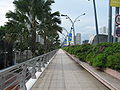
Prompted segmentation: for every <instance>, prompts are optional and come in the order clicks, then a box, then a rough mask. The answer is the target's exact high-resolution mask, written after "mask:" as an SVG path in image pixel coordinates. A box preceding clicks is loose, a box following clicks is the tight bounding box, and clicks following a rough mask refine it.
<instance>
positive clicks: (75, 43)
mask: <svg viewBox="0 0 120 90" xmlns="http://www.w3.org/2000/svg"><path fill="white" fill-rule="evenodd" d="M72 29H73V38H74V45H76V38H75V27H74V23H72Z"/></svg>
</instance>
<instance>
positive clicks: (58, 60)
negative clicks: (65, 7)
mask: <svg viewBox="0 0 120 90" xmlns="http://www.w3.org/2000/svg"><path fill="white" fill-rule="evenodd" d="M31 90H109V89H108V88H106V87H105V86H104V85H103V84H101V83H100V82H99V81H98V80H97V79H95V78H94V77H93V76H92V75H91V74H89V73H88V72H87V71H86V70H85V69H83V68H82V67H81V66H80V65H79V64H77V63H76V62H75V61H73V60H72V59H70V58H69V57H68V56H67V55H66V54H65V52H64V51H63V50H61V49H60V50H59V51H58V52H57V55H56V56H55V58H54V59H53V60H52V61H51V63H50V64H49V66H48V67H47V68H46V70H45V71H44V72H43V73H42V75H41V76H40V78H39V79H38V80H37V82H36V83H35V85H34V86H33V87H32V89H31Z"/></svg>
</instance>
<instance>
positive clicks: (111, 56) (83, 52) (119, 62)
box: [63, 43, 120, 71]
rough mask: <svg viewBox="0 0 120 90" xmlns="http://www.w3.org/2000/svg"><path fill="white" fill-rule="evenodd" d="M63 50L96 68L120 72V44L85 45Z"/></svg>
mask: <svg viewBox="0 0 120 90" xmlns="http://www.w3.org/2000/svg"><path fill="white" fill-rule="evenodd" d="M63 49H64V50H66V51H67V52H69V53H70V54H73V55H75V56H76V57H77V58H79V59H80V60H81V61H84V62H87V63H89V64H90V65H92V66H94V67H101V68H106V67H109V68H112V69H115V70H118V71H119V70H120V43H100V44H97V45H90V44H83V45H77V46H68V47H64V48H63Z"/></svg>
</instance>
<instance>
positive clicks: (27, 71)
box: [0, 50, 57, 90]
mask: <svg viewBox="0 0 120 90" xmlns="http://www.w3.org/2000/svg"><path fill="white" fill-rule="evenodd" d="M56 52H57V50H54V51H51V52H48V53H46V54H43V55H40V56H37V57H34V58H32V59H29V60H27V61H25V62H23V63H20V64H16V65H14V66H11V67H9V68H6V69H3V70H0V90H19V89H22V90H26V86H25V84H26V82H27V81H28V80H29V79H30V78H32V79H35V78H36V75H35V73H36V72H41V71H42V70H41V68H42V67H45V64H47V62H49V60H50V59H51V58H52V57H53V56H54V55H55V53H56Z"/></svg>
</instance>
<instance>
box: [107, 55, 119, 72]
mask: <svg viewBox="0 0 120 90" xmlns="http://www.w3.org/2000/svg"><path fill="white" fill-rule="evenodd" d="M106 66H107V67H109V68H112V69H116V70H120V53H114V54H113V55H109V56H108V57H107V62H106Z"/></svg>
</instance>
